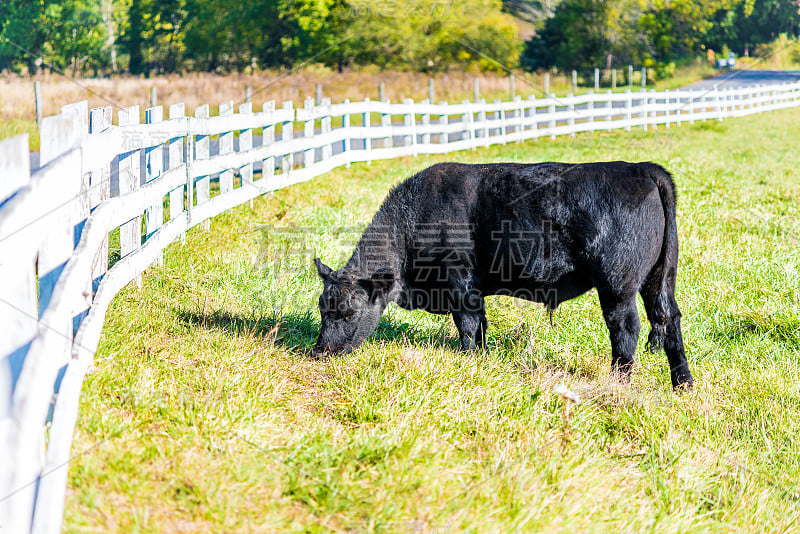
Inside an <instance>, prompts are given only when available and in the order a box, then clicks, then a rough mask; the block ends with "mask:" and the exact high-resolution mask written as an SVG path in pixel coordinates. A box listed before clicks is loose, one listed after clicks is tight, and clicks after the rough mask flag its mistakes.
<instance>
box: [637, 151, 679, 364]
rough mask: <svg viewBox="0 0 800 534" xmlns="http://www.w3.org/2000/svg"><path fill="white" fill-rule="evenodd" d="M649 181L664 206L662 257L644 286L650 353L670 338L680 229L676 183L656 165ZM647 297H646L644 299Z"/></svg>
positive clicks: (651, 165)
mask: <svg viewBox="0 0 800 534" xmlns="http://www.w3.org/2000/svg"><path fill="white" fill-rule="evenodd" d="M644 165H645V166H646V172H647V174H648V176H649V178H650V179H651V180H652V181H653V182H654V183H655V185H656V187H658V195H659V197H661V206H662V207H663V208H664V240H663V242H662V245H661V256H660V257H659V259H658V262H657V263H656V265H655V267H653V271H652V272H651V273H650V275H649V276H648V280H647V281H646V282H645V283H646V285H647V286H648V287H645V288H644V291H646V292H647V293H648V296H649V298H647V299H645V300H646V301H648V300H649V301H650V302H649V304H650V306H647V307H648V308H650V309H648V310H647V315H648V319H649V321H650V326H651V330H650V335H649V336H648V338H647V345H648V347H647V348H648V350H650V351H652V352H655V351H658V350H660V349H661V348H662V347H663V346H664V340H665V339H666V336H667V323H668V321H669V320H670V319H671V316H672V308H673V306H672V299H673V298H674V296H673V291H674V288H673V283H670V280H675V276H676V273H677V270H678V225H677V222H676V220H675V216H676V205H677V198H676V194H675V183H674V182H673V181H672V176H671V175H670V174H669V172H667V170H666V169H664V168H663V167H661V166H660V165H656V164H654V163H646V164H644ZM643 296H644V295H643Z"/></svg>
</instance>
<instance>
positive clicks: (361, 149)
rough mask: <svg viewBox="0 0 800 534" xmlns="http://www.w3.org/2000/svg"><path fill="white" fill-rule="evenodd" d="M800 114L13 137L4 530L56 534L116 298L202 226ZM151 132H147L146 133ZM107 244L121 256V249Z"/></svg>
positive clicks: (371, 122)
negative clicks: (273, 202)
mask: <svg viewBox="0 0 800 534" xmlns="http://www.w3.org/2000/svg"><path fill="white" fill-rule="evenodd" d="M798 105H800V83H789V84H782V85H770V86H753V87H744V88H733V89H724V90H723V89H717V88H715V89H713V90H711V91H706V92H699V91H681V90H678V91H661V92H656V91H654V90H650V91H647V90H644V89H643V90H641V91H630V90H627V91H625V92H622V93H612V92H610V91H608V92H605V93H593V92H589V93H587V94H583V95H578V96H573V95H568V96H566V97H556V96H555V95H548V96H546V97H544V98H535V97H530V98H528V99H521V98H519V97H517V98H515V99H514V100H511V101H504V102H503V101H496V102H485V101H483V100H479V101H477V102H469V101H464V102H461V103H458V104H448V103H447V102H442V103H437V104H434V103H431V102H428V101H422V102H414V101H412V100H404V101H403V102H400V103H391V102H388V101H384V102H381V101H371V100H364V101H360V102H349V101H344V102H342V103H339V104H331V102H330V101H329V100H323V101H322V102H321V105H315V104H314V102H313V101H312V100H307V101H306V102H305V103H304V106H303V107H302V108H295V107H294V105H293V104H292V103H291V102H286V103H284V104H283V105H282V106H281V107H279V108H277V107H276V106H275V104H274V102H268V103H266V104H264V105H263V107H262V108H261V109H260V110H256V109H254V108H253V106H252V104H251V103H246V104H243V105H241V106H239V107H238V108H236V109H234V105H233V103H232V102H224V103H222V104H221V105H220V106H219V112H218V115H217V116H211V115H210V112H209V111H210V110H209V107H208V106H207V105H204V106H200V107H198V108H197V109H195V110H194V112H193V114H192V115H189V114H187V112H186V110H185V108H184V105H183V104H177V105H173V106H170V107H169V108H168V109H166V110H164V109H163V108H162V107H161V106H158V107H153V108H149V109H147V110H144V114H142V113H141V110H140V109H139V108H138V106H133V107H128V108H124V109H121V110H119V111H118V115H117V119H118V120H117V124H116V125H114V124H112V110H111V108H110V107H103V108H96V109H92V110H89V109H88V106H87V103H86V102H80V103H77V104H71V105H69V106H65V107H64V108H63V109H62V112H61V114H59V115H57V116H54V117H47V118H45V119H44V120H43V121H42V123H41V127H40V134H41V154H40V167H39V168H38V169H35V170H33V172H32V171H31V169H30V166H29V152H28V150H29V149H28V139H27V136H25V135H23V136H18V137H14V138H11V139H8V140H4V141H0V325H2V332H3V333H2V336H0V458H2V462H3V463H2V466H1V467H0V530H3V531H4V532H37V533H39V532H42V533H44V532H58V531H59V530H60V528H61V520H62V516H63V504H64V493H65V488H66V481H67V473H68V468H69V459H70V446H71V443H72V436H73V431H74V427H75V421H76V419H77V414H78V400H79V397H80V390H81V385H82V383H83V379H84V376H85V375H86V372H87V370H88V369H89V367H90V365H91V364H92V361H93V356H94V352H95V350H96V349H97V346H98V342H99V339H100V332H101V329H102V327H103V323H104V320H105V316H106V312H107V310H108V307H109V304H110V303H111V300H112V299H113V298H114V296H115V295H116V294H117V293H118V292H119V291H120V290H121V289H122V288H123V287H125V286H126V285H127V284H128V283H130V282H132V281H134V282H137V283H138V281H139V280H140V276H141V274H142V272H143V271H144V270H145V269H147V268H148V267H149V266H150V265H152V264H153V263H158V262H160V261H161V258H162V254H163V251H164V249H165V248H166V247H167V246H168V245H169V244H170V243H172V242H174V241H176V240H178V239H181V237H182V236H183V235H184V234H185V233H186V231H187V230H189V229H190V228H192V227H194V226H197V225H199V224H203V225H205V224H207V221H208V220H209V219H210V218H212V217H214V216H215V215H218V214H220V213H222V212H224V211H226V210H229V209H231V208H233V207H235V206H238V205H240V204H243V203H244V202H247V201H250V200H252V199H253V198H255V197H256V196H259V195H261V194H263V193H265V192H268V191H273V190H276V189H279V188H282V187H286V186H288V185H291V184H295V183H298V182H302V181H305V180H309V179H311V178H313V177H315V176H319V175H321V174H324V173H326V172H328V171H330V170H331V169H334V168H336V167H339V166H342V165H350V164H351V163H354V162H360V161H370V160H378V159H386V158H394V157H398V156H415V155H418V154H437V153H445V152H452V151H457V150H463V149H472V148H476V147H481V146H489V145H493V144H498V143H509V142H520V141H523V140H528V139H535V138H537V137H551V138H554V137H555V136H558V135H573V136H574V135H575V134H576V133H579V132H591V131H600V130H611V129H624V130H631V129H632V128H642V129H644V130H647V129H648V128H657V127H658V126H665V127H667V128H669V127H671V126H672V125H680V124H682V123H684V122H689V123H694V122H695V121H702V120H722V119H723V118H727V117H740V116H744V115H749V114H752V113H761V112H764V111H773V110H778V109H783V108H788V107H794V106H798ZM142 119H144V121H143V122H142ZM111 243H113V244H114V246H113V247H112V246H111Z"/></svg>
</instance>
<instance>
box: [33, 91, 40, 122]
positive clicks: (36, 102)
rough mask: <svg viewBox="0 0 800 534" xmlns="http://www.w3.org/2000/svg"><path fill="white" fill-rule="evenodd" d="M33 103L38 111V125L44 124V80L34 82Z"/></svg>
mask: <svg viewBox="0 0 800 534" xmlns="http://www.w3.org/2000/svg"><path fill="white" fill-rule="evenodd" d="M33 105H34V110H35V112H36V127H37V128H39V127H41V125H42V82H38V81H37V82H33Z"/></svg>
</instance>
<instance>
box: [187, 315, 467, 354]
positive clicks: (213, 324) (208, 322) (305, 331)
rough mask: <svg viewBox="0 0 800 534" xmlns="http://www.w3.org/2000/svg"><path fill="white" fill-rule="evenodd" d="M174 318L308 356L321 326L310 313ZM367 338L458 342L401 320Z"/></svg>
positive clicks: (384, 320) (383, 320)
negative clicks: (270, 342) (265, 340)
mask: <svg viewBox="0 0 800 534" xmlns="http://www.w3.org/2000/svg"><path fill="white" fill-rule="evenodd" d="M175 315H176V316H177V317H178V319H179V320H180V321H181V322H182V323H183V324H185V325H187V326H190V327H193V328H204V329H209V330H218V331H222V332H225V333H226V334H229V335H231V336H244V335H246V336H254V337H261V338H266V337H273V336H274V338H275V344H276V345H278V346H280V347H282V348H284V349H286V350H288V351H292V352H299V353H302V354H306V355H308V354H310V352H311V348H312V347H313V346H314V342H315V341H316V339H317V335H318V334H319V329H320V323H319V320H318V319H316V318H315V317H314V316H313V315H312V314H311V313H310V312H306V313H286V314H284V315H264V316H259V315H257V314H253V315H250V316H248V315H245V314H240V313H231V312H229V311H225V310H217V311H213V312H208V313H200V312H196V311H191V310H186V309H178V310H175ZM369 339H373V340H380V341H390V342H391V341H398V340H400V341H406V342H408V343H409V344H412V345H441V344H442V343H443V342H444V344H445V346H447V347H449V348H452V349H454V350H457V349H458V347H459V344H458V340H457V339H455V338H453V337H452V336H443V335H442V334H441V333H438V332H436V331H435V330H430V329H419V328H416V327H415V326H413V325H411V324H409V323H406V322H404V321H397V320H392V319H389V318H387V317H383V318H381V322H380V324H379V325H378V328H377V330H376V331H375V332H374V333H373V334H372V336H370V338H369Z"/></svg>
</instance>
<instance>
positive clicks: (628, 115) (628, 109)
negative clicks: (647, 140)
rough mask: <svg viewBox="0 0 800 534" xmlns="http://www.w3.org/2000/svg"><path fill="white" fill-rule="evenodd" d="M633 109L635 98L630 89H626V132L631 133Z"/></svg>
mask: <svg viewBox="0 0 800 534" xmlns="http://www.w3.org/2000/svg"><path fill="white" fill-rule="evenodd" d="M631 108H633V96H632V95H631V90H630V89H625V131H626V132H630V131H631V119H632V116H631Z"/></svg>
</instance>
